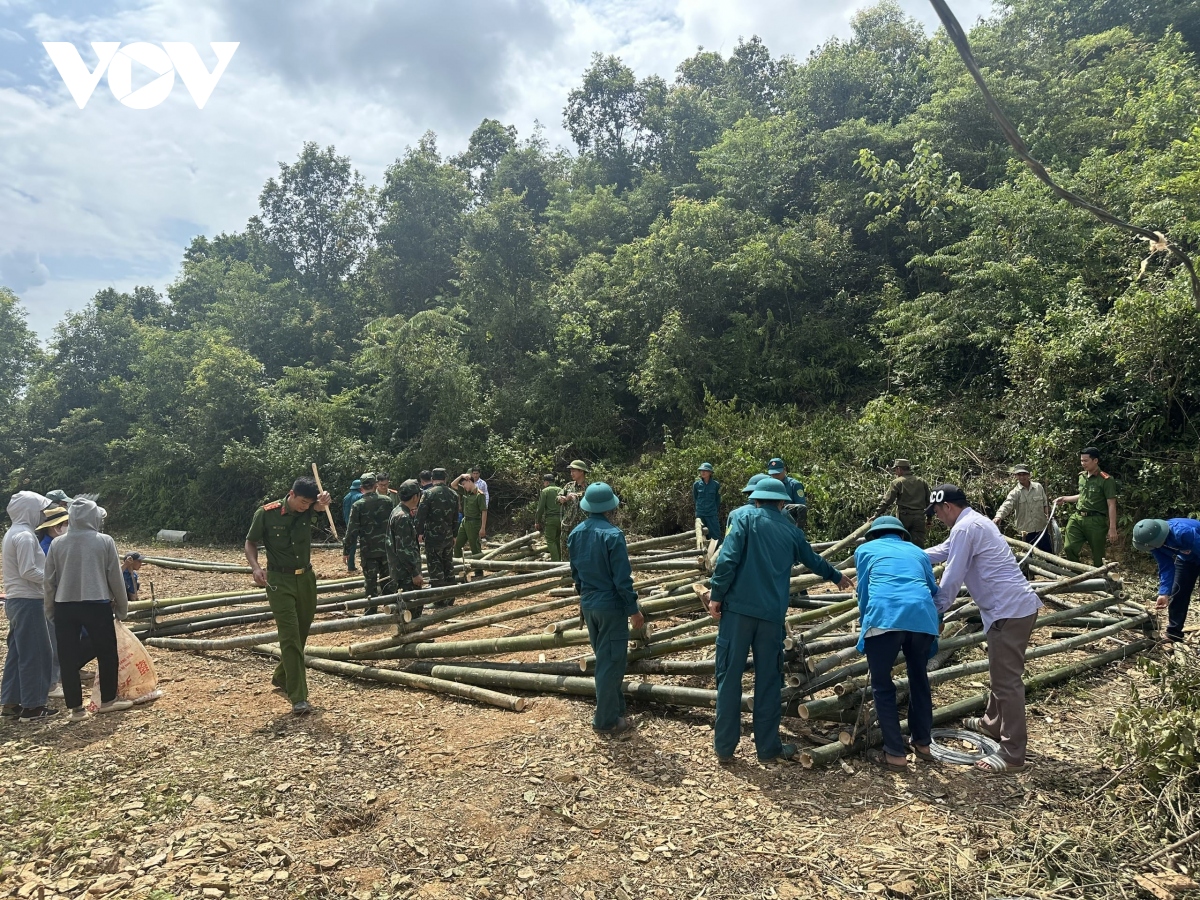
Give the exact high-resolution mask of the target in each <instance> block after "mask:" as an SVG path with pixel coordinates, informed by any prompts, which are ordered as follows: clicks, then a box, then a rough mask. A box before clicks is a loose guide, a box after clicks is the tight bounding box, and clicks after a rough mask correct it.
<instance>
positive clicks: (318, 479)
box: [312, 462, 338, 541]
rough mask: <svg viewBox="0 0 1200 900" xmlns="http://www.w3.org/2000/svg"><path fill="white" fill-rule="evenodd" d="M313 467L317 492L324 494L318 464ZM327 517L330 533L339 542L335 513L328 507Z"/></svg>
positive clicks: (326, 510)
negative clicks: (334, 520)
mask: <svg viewBox="0 0 1200 900" xmlns="http://www.w3.org/2000/svg"><path fill="white" fill-rule="evenodd" d="M312 467H313V480H314V481H316V483H317V490H318V491H320V492H321V493H324V492H325V488H323V487H321V473H320V472H318V471H317V464H316V463H315V462H314V463H313V464H312ZM330 502H332V498H330ZM325 517H326V518H327V519H329V533H330V534H332V535H333V539H334V540H335V541H336V540H338V533H337V526H336V525H334V524H333V511H332V510H331V509H330V508H329V507H328V506H326V507H325Z"/></svg>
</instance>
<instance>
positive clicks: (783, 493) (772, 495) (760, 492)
mask: <svg viewBox="0 0 1200 900" xmlns="http://www.w3.org/2000/svg"><path fill="white" fill-rule="evenodd" d="M750 499H751V500H783V501H784V502H787V501H789V500H791V499H792V495H791V494H789V493H788V489H787V487H786V486H784V483H783V482H782V481H780V480H779V479H778V478H764V479H763V480H762V481H760V482H759V483H758V484H756V485H755V486H754V493H752V494H751V495H750Z"/></svg>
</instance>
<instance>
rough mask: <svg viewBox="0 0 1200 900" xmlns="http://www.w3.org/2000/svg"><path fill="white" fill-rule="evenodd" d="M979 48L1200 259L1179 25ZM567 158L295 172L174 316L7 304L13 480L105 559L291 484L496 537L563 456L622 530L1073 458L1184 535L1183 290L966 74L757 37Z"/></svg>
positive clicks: (578, 92) (475, 156)
mask: <svg viewBox="0 0 1200 900" xmlns="http://www.w3.org/2000/svg"><path fill="white" fill-rule="evenodd" d="M971 40H972V42H973V44H974V46H975V49H976V54H977V57H978V58H979V60H980V62H981V64H982V65H983V67H984V69H985V74H986V75H987V77H988V78H989V81H990V82H991V83H992V85H993V88H994V90H995V92H996V94H997V97H998V98H999V99H1000V102H1001V103H1002V104H1003V105H1004V106H1005V107H1006V109H1007V110H1008V111H1009V113H1010V116H1011V118H1012V119H1013V121H1014V122H1016V123H1017V125H1018V127H1019V128H1020V130H1021V131H1022V133H1023V134H1024V135H1025V137H1026V139H1027V141H1028V143H1029V145H1030V147H1031V149H1032V151H1033V152H1034V154H1035V155H1036V156H1038V157H1039V158H1040V159H1042V160H1043V161H1044V162H1045V163H1046V164H1047V165H1048V166H1049V167H1050V169H1051V170H1052V172H1053V173H1054V175H1055V177H1056V178H1058V179H1060V180H1061V182H1062V183H1064V184H1065V185H1067V186H1069V187H1071V188H1072V189H1074V190H1076V191H1078V192H1079V193H1081V194H1083V195H1084V196H1087V197H1090V198H1093V199H1095V200H1096V201H1098V202H1100V203H1102V204H1104V205H1106V206H1108V207H1110V208H1111V209H1112V210H1113V211H1114V212H1116V213H1117V214H1118V215H1120V216H1122V217H1124V218H1127V219H1129V220H1131V221H1136V222H1139V223H1143V224H1146V225H1149V226H1151V227H1154V228H1159V229H1162V230H1164V231H1167V232H1168V233H1169V234H1170V235H1171V236H1172V238H1173V239H1174V240H1176V241H1178V242H1181V243H1182V244H1184V245H1185V246H1189V247H1191V248H1192V249H1195V248H1196V247H1197V246H1198V245H1200V240H1198V239H1200V224H1198V223H1200V127H1197V122H1200V67H1198V66H1197V61H1196V57H1195V51H1196V49H1197V47H1198V46H1200V13H1197V8H1196V7H1195V6H1194V5H1193V4H1191V3H1186V2H1183V0H1164V2H1162V3H1160V4H1158V5H1155V6H1153V7H1150V6H1147V5H1145V4H1137V3H1133V2H1132V0H1006V2H1004V3H1001V4H999V6H998V12H997V14H996V15H995V17H994V18H992V19H990V20H987V21H985V22H983V23H981V24H979V25H978V26H977V27H975V28H974V29H973V31H972V32H971ZM564 125H565V127H566V129H567V131H568V132H569V134H570V135H571V137H572V139H573V140H574V142H575V144H576V148H575V149H576V152H575V153H574V154H569V153H566V152H564V151H558V150H552V149H551V148H550V147H548V146H547V143H546V141H545V140H544V139H543V138H542V137H541V135H540V134H539V133H534V134H533V135H530V136H527V137H525V138H521V136H520V135H518V133H517V131H516V129H515V128H513V127H511V126H506V125H504V124H503V123H500V122H497V121H495V120H491V119H488V120H484V122H482V123H481V124H480V126H479V128H478V129H477V130H476V131H475V133H474V134H473V135H472V137H471V139H470V142H469V145H468V147H467V148H466V149H465V150H464V151H463V152H462V153H460V154H458V155H450V156H447V155H445V154H444V152H443V151H442V150H441V149H440V148H439V147H438V144H437V140H436V137H435V136H434V135H433V134H426V135H425V136H424V137H423V138H422V139H421V140H420V141H419V142H418V144H417V146H415V147H409V148H407V149H406V150H405V151H404V152H403V154H402V155H401V156H400V157H399V158H398V159H397V160H396V162H395V163H394V164H393V165H392V166H391V167H390V168H389V169H388V170H387V172H386V175H385V177H384V181H383V184H381V185H376V186H370V185H367V184H365V183H364V181H363V179H362V178H361V176H359V175H358V174H357V172H356V171H355V170H354V169H353V166H352V164H351V162H350V160H348V159H346V158H345V157H343V156H339V155H338V154H337V152H336V151H335V149H334V148H332V147H330V148H326V149H324V150H322V149H321V148H319V147H317V146H316V145H315V144H306V145H305V146H304V148H303V149H302V151H301V153H300V156H299V158H298V159H297V160H296V161H295V162H293V163H288V164H281V165H280V171H279V175H278V177H276V178H273V179H271V180H270V181H268V182H267V184H266V185H265V186H264V187H263V190H262V193H261V196H260V212H259V215H257V216H255V217H254V218H252V219H251V220H250V221H249V222H248V223H247V225H246V228H245V229H244V230H242V231H241V232H239V233H236V234H221V235H218V236H215V237H204V236H201V237H197V238H195V240H194V241H193V242H192V244H191V246H190V247H189V248H188V249H187V252H186V254H185V256H184V259H183V263H182V268H181V271H180V274H179V277H178V279H177V280H176V281H175V283H173V284H171V285H170V286H168V287H167V288H166V293H165V296H163V295H160V294H159V293H157V292H155V291H154V290H153V289H150V288H140V289H138V290H136V291H134V292H133V293H132V294H129V295H125V294H117V293H115V292H113V291H103V292H101V293H100V294H98V295H97V296H96V297H95V298H93V299H92V300H91V302H90V303H88V304H87V305H86V306H85V307H84V308H83V309H82V311H80V312H78V313H72V314H70V315H68V316H67V317H66V318H65V319H64V320H63V321H62V322H61V323H60V325H59V326H58V328H57V330H56V332H55V335H54V338H53V340H51V341H50V343H49V346H48V347H46V348H45V349H44V350H39V349H38V348H37V347H36V345H35V342H34V341H33V340H32V337H31V335H30V334H29V333H28V330H27V328H26V327H25V324H24V320H23V317H22V312H21V310H20V307H19V304H18V303H17V301H16V298H15V297H13V296H12V295H11V294H10V293H0V354H3V355H4V358H3V360H2V361H0V364H2V365H3V366H4V370H5V372H6V373H8V374H9V375H10V376H15V377H9V378H7V379H6V380H5V383H4V386H3V389H2V390H0V485H7V486H8V487H10V488H12V489H16V488H19V487H25V486H32V487H37V488H40V489H43V490H46V489H50V488H53V487H61V488H63V489H66V490H68V491H76V490H93V491H99V492H100V493H101V494H102V495H104V499H105V501H106V502H107V504H108V506H109V507H110V508H111V509H112V511H113V515H114V519H115V520H116V523H117V524H118V525H120V526H122V527H125V528H129V529H145V530H152V529H156V528H159V527H187V528H190V529H192V530H194V531H198V532H201V533H205V534H207V535H210V536H213V537H222V538H229V537H235V536H237V535H239V534H241V533H242V532H243V531H244V528H245V524H246V522H247V520H248V515H249V509H250V507H251V505H252V504H253V503H254V502H256V501H257V500H259V499H260V498H263V497H266V496H269V495H272V494H278V493H279V492H280V491H281V490H282V489H283V488H284V487H285V486H286V484H287V483H288V482H289V481H290V479H291V478H292V477H293V476H295V475H296V474H300V473H302V472H303V471H305V470H306V469H307V467H308V464H309V462H310V461H312V460H316V461H317V462H318V463H319V464H320V465H321V467H322V472H323V475H324V477H325V479H326V480H327V482H328V484H329V485H330V486H331V488H333V489H334V492H335V493H336V494H339V495H340V493H341V492H342V491H344V490H345V486H346V484H347V482H348V481H349V480H350V479H351V478H353V477H354V476H355V475H356V474H357V473H358V472H360V471H362V470H364V469H373V468H378V467H386V468H388V469H390V470H391V471H392V472H393V474H394V475H401V476H405V475H411V474H413V473H415V472H416V471H417V470H418V469H419V468H425V467H431V466H433V465H438V464H442V465H446V466H448V467H451V468H458V467H461V466H463V465H464V464H466V463H468V462H479V463H480V464H481V465H482V466H483V468H484V471H485V474H486V475H488V476H489V478H490V481H491V483H492V486H493V487H492V489H493V493H494V494H495V495H496V498H497V500H498V501H499V505H500V507H501V514H502V515H503V514H504V513H512V514H516V515H522V514H523V513H522V512H521V510H522V507H523V505H524V504H525V503H526V502H527V501H528V500H529V499H530V498H531V497H532V496H534V490H535V487H536V486H537V480H536V476H537V473H539V472H540V471H542V470H545V469H547V468H550V467H552V466H553V467H556V468H557V469H558V470H559V471H561V470H562V468H563V466H564V464H565V462H566V461H568V460H570V459H571V458H573V457H576V456H582V457H585V458H588V459H591V460H595V461H596V462H597V463H598V472H600V473H602V474H605V475H607V476H608V477H611V478H612V479H614V481H615V482H616V483H617V485H618V487H619V489H620V490H621V491H622V492H623V494H624V496H625V499H626V500H627V501H628V507H627V510H628V512H627V515H629V516H631V517H632V519H633V524H635V525H636V526H637V527H638V528H639V529H641V530H647V531H653V530H658V529H665V528H669V527H676V526H679V525H686V524H687V523H688V521H689V519H690V512H689V511H688V509H687V502H686V500H687V486H688V485H689V484H690V481H691V479H692V477H693V472H694V470H695V467H696V465H697V464H698V463H699V462H700V461H701V460H703V459H708V460H711V461H712V462H713V463H714V464H716V465H717V467H718V477H720V478H721V479H722V480H723V481H724V482H725V485H726V491H727V497H726V499H727V501H730V502H732V501H734V500H735V499H736V497H737V494H736V491H737V488H738V487H739V486H740V481H741V479H743V478H744V477H745V476H746V475H748V474H749V473H751V472H753V471H757V470H759V469H760V468H761V467H762V465H763V463H764V462H765V460H766V459H767V458H768V457H770V456H772V455H776V454H781V455H783V456H784V457H785V458H786V459H787V460H788V462H789V464H790V465H791V468H792V469H793V471H796V472H799V473H800V474H801V477H802V478H804V479H805V480H806V481H807V482H808V483H809V496H810V498H811V502H812V504H813V510H814V511H813V523H814V525H815V527H816V529H817V531H818V532H824V531H827V530H844V529H845V528H846V527H848V526H849V525H850V524H851V523H852V522H853V521H854V520H856V519H860V518H861V516H862V515H863V514H864V513H866V512H868V511H869V506H870V501H871V498H872V497H874V496H877V495H878V492H879V491H880V490H881V489H882V487H883V486H884V484H885V483H886V477H887V476H886V473H885V471H884V467H885V466H886V465H887V463H888V462H889V461H890V458H891V457H892V456H896V455H903V456H908V457H910V458H913V459H914V460H916V461H917V463H918V466H919V469H920V471H921V472H922V473H923V474H924V475H925V476H926V477H927V478H929V479H930V480H934V479H942V478H953V479H955V480H959V481H962V482H964V483H965V485H966V486H967V487H968V489H969V490H970V491H972V492H973V494H974V495H975V496H976V497H982V499H983V500H984V501H986V502H993V501H994V500H995V498H996V495H997V493H998V492H999V491H1000V490H1001V489H1002V484H1001V482H1002V480H1003V479H1002V476H1001V474H1000V473H1002V472H1003V471H1004V470H1005V468H1006V467H1007V466H1008V465H1010V464H1011V463H1013V462H1016V461H1018V460H1020V461H1028V462H1030V463H1031V464H1033V465H1034V466H1035V469H1037V470H1038V471H1039V473H1040V474H1041V475H1042V477H1043V478H1044V479H1045V480H1046V481H1047V482H1048V484H1049V485H1050V486H1051V489H1052V490H1066V489H1069V488H1070V487H1071V486H1072V485H1073V482H1074V473H1075V472H1076V471H1077V469H1076V453H1077V451H1078V448H1080V447H1081V446H1084V445H1087V444H1096V445H1098V446H1100V447H1101V449H1102V450H1103V451H1104V453H1105V460H1104V464H1105V467H1106V468H1107V469H1108V470H1109V471H1110V472H1113V473H1114V474H1116V475H1117V476H1118V477H1119V478H1120V479H1121V482H1122V484H1123V486H1124V493H1123V497H1124V500H1123V506H1122V509H1123V514H1124V517H1125V519H1126V521H1127V520H1128V517H1129V516H1132V515H1134V514H1136V513H1137V512H1139V511H1143V510H1153V511H1154V512H1155V513H1156V514H1160V515H1169V514H1178V513H1183V514H1188V513H1191V512H1192V511H1194V510H1196V509H1200V479H1197V478H1196V477H1195V474H1194V473H1195V472H1196V466H1197V463H1198V462H1200V433H1198V429H1197V423H1198V422H1200V322H1198V319H1197V315H1196V312H1195V309H1194V307H1193V306H1192V300H1191V297H1190V294H1189V292H1188V288H1187V282H1186V276H1185V275H1184V274H1183V273H1182V272H1181V271H1180V269H1179V268H1178V267H1177V266H1175V265H1174V264H1172V263H1171V262H1170V261H1169V260H1166V259H1164V258H1162V257H1161V256H1157V257H1155V258H1153V259H1151V260H1150V261H1149V262H1148V264H1147V265H1146V267H1145V270H1144V274H1141V275H1140V276H1139V268H1140V266H1141V264H1142V260H1143V257H1144V256H1145V254H1146V253H1147V249H1146V247H1145V245H1144V244H1143V243H1141V242H1138V241H1135V240H1132V239H1130V238H1128V237H1127V236H1125V235H1123V234H1121V233H1119V232H1117V231H1116V230H1114V229H1111V228H1107V227H1101V226H1100V225H1099V224H1098V223H1097V222H1096V221H1095V220H1094V219H1092V218H1090V217H1089V216H1087V215H1086V214H1085V213H1082V212H1080V211H1078V210H1075V209H1073V208H1071V207H1069V206H1067V205H1065V204H1063V203H1061V202H1058V201H1056V200H1055V199H1054V198H1053V196H1052V195H1051V194H1050V193H1049V192H1048V191H1047V190H1046V189H1045V188H1044V187H1043V186H1042V185H1041V184H1039V183H1038V182H1037V181H1036V180H1035V179H1033V178H1032V176H1030V175H1029V173H1028V172H1026V171H1025V170H1024V169H1023V168H1022V167H1021V166H1019V165H1018V164H1016V163H1014V162H1013V161H1012V158H1011V154H1010V153H1009V151H1008V148H1007V146H1006V145H1005V144H1003V142H1002V139H1001V138H1000V135H999V132H998V130H997V129H996V127H995V126H994V124H993V123H992V122H991V120H990V119H989V118H988V115H987V112H986V110H985V108H984V106H983V103H982V100H981V99H980V97H979V95H978V92H977V90H976V89H975V87H974V85H973V83H972V82H971V80H970V78H969V76H968V75H967V73H966V71H965V69H964V67H963V65H962V62H961V61H960V60H959V58H958V56H957V54H956V53H955V52H954V50H953V48H952V47H951V46H950V45H949V44H948V43H947V42H946V41H945V40H944V39H942V38H941V37H939V36H932V37H931V36H930V35H928V34H926V33H925V32H924V31H923V30H922V29H921V27H920V26H919V25H917V24H916V23H915V22H913V21H912V20H910V19H907V18H906V17H905V16H904V15H903V14H902V13H901V12H900V10H899V8H898V7H896V6H895V5H892V4H890V3H883V4H881V5H879V6H876V7H874V8H872V9H869V10H867V11H865V12H862V13H860V14H859V15H858V17H857V18H856V19H855V21H854V33H853V37H852V38H850V39H849V40H831V41H830V42H828V43H827V44H825V45H824V46H822V47H820V48H819V49H818V50H817V51H816V52H814V53H813V54H812V55H811V56H810V58H808V59H807V60H805V61H803V62H800V61H796V60H793V59H790V58H786V57H784V58H779V57H773V56H772V55H771V54H770V52H769V51H768V49H767V47H766V46H765V45H764V43H763V42H762V41H760V40H758V39H757V38H755V39H753V40H749V41H744V42H742V43H740V44H739V45H738V46H737V48H736V49H735V50H734V51H733V53H732V54H731V55H730V56H729V57H728V58H724V57H722V56H721V55H720V54H717V53H712V52H707V51H703V50H701V51H699V52H698V53H697V54H696V55H695V56H693V57H691V58H690V59H687V60H685V61H684V62H682V63H681V64H680V65H679V67H678V70H677V75H676V78H675V80H674V82H673V83H667V82H665V81H663V80H662V79H659V78H655V77H651V78H644V79H639V78H638V77H637V76H636V74H635V73H634V72H632V71H631V70H630V69H629V68H628V67H627V66H626V65H625V64H624V63H623V62H622V61H621V60H619V59H616V58H613V57H604V56H600V55H597V56H596V57H594V59H593V61H592V65H591V66H590V68H589V69H588V70H587V72H586V73H585V74H584V76H583V78H582V81H581V83H580V85H579V87H577V88H576V89H574V90H572V91H571V92H570V94H569V96H568V97H567V98H566V99H565V108H564Z"/></svg>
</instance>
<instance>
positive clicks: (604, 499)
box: [579, 481, 621, 513]
mask: <svg viewBox="0 0 1200 900" xmlns="http://www.w3.org/2000/svg"><path fill="white" fill-rule="evenodd" d="M620 505H621V501H620V500H619V499H618V498H617V495H616V494H614V493H613V489H612V488H610V487H609V486H608V485H607V484H605V483H604V482H603V481H597V482H596V483H595V484H589V485H588V489H587V490H586V491H584V492H583V499H582V500H580V501H579V507H580V509H582V510H583V511H584V512H589V513H603V512H608V511H609V510H610V509H616V508H617V507H618V506H620Z"/></svg>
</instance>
